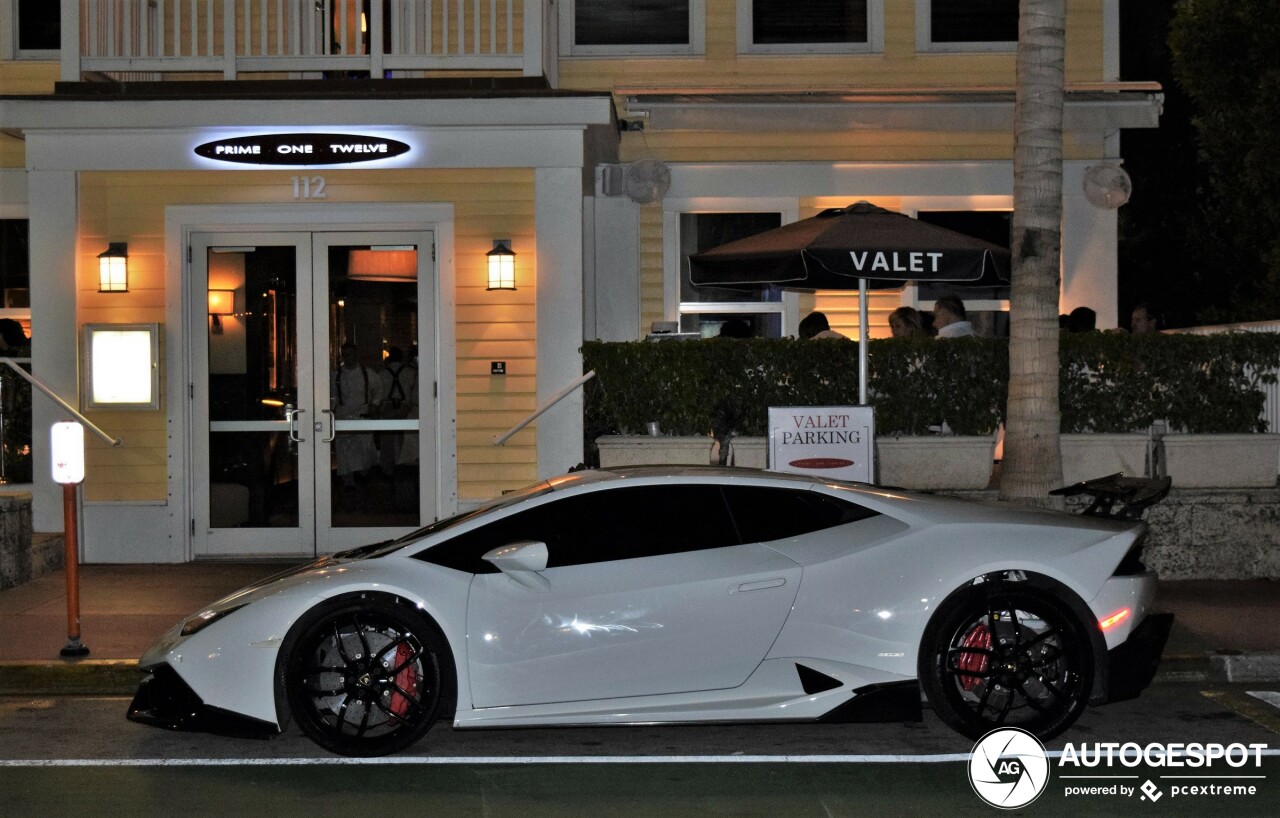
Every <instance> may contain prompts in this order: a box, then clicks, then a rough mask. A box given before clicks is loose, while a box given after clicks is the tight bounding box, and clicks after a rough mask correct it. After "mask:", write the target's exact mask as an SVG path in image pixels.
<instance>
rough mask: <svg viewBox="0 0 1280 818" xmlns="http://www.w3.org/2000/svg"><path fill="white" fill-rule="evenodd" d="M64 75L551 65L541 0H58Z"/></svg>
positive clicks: (302, 74) (380, 73) (374, 74)
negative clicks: (545, 61)
mask: <svg viewBox="0 0 1280 818" xmlns="http://www.w3.org/2000/svg"><path fill="white" fill-rule="evenodd" d="M60 1H61V3H62V43H63V45H62V79H63V80H64V81H72V82H74V81H78V80H80V79H81V78H82V77H83V76H84V75H85V74H86V73H89V72H98V73H101V74H106V75H109V76H125V77H127V78H140V77H142V76H145V77H147V78H151V79H161V78H165V77H169V76H174V77H175V78H182V76H183V75H192V74H210V73H215V74H221V75H222V78H223V79H229V80H230V79H238V78H243V77H245V76H246V75H262V74H272V75H276V76H279V75H285V76H289V77H298V78H307V77H320V76H327V77H333V76H350V75H364V74H367V75H368V76H369V77H371V78H374V79H380V78H386V77H393V76H421V75H423V74H424V73H425V72H437V71H450V70H467V71H503V72H505V71H511V72H520V73H521V74H523V75H525V76H538V75H541V74H542V73H543V55H542V49H543V44H544V37H543V33H544V30H545V20H544V11H543V9H544V7H545V4H544V3H543V2H542V0H60Z"/></svg>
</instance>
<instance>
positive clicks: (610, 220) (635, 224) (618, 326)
mask: <svg viewBox="0 0 1280 818" xmlns="http://www.w3.org/2000/svg"><path fill="white" fill-rule="evenodd" d="M587 245H588V246H592V245H594V247H593V253H594V258H595V299H594V304H595V318H596V326H595V337H596V338H598V339H600V340H601V341H635V340H638V339H640V338H643V337H644V336H645V332H647V331H648V327H641V326H640V206H639V205H637V204H636V203H635V202H633V201H631V200H630V199H628V198H627V197H626V196H598V197H596V198H595V236H594V237H590V236H589V237H588V238H587Z"/></svg>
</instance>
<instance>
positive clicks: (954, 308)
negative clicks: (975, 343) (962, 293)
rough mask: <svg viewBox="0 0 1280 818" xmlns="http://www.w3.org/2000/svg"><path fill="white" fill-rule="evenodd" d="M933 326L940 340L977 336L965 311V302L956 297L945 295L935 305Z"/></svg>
mask: <svg viewBox="0 0 1280 818" xmlns="http://www.w3.org/2000/svg"><path fill="white" fill-rule="evenodd" d="M933 326H934V327H935V328H936V329H937V330H938V337H939V338H964V337H966V336H970V335H977V334H978V333H976V332H974V331H973V324H970V323H969V317H968V315H967V314H966V313H965V311H964V302H963V301H961V300H960V299H959V298H956V297H955V296H954V295H944V296H943V297H942V298H939V299H938V301H937V303H935V304H934V305H933Z"/></svg>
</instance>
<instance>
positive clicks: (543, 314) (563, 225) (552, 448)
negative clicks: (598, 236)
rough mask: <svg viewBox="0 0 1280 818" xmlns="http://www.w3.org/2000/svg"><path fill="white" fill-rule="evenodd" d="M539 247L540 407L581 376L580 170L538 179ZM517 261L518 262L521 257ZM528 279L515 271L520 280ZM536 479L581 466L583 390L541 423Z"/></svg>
mask: <svg viewBox="0 0 1280 818" xmlns="http://www.w3.org/2000/svg"><path fill="white" fill-rule="evenodd" d="M534 185H535V188H536V189H535V192H534V223H535V228H536V232H537V242H538V270H537V282H538V283H537V286H538V308H537V319H538V358H537V360H538V392H537V394H538V405H539V406H541V405H542V402H543V401H545V400H546V399H547V398H548V397H550V396H551V395H554V394H555V393H556V392H559V391H560V390H561V389H563V388H564V387H565V386H567V385H569V384H570V383H572V382H573V380H574V379H575V378H577V377H579V376H580V375H581V374H582V353H581V351H580V348H581V346H582V169H581V168H539V169H538V170H537V171H536V172H535V176H534ZM517 258H518V257H517ZM521 275H527V273H524V272H523V271H521V270H519V269H518V268H517V272H516V276H517V278H516V280H517V282H518V281H519V278H520V276H521ZM537 424H538V427H537V428H538V435H537V441H538V476H539V477H550V476H552V475H555V474H560V473H562V472H565V471H568V470H569V469H570V468H572V467H573V466H576V465H577V464H578V463H581V462H582V459H583V451H582V390H581V389H578V390H574V392H573V393H572V394H570V395H569V396H568V397H566V398H565V399H564V400H562V401H560V402H559V403H558V404H556V405H555V406H554V407H552V408H551V409H550V410H548V411H547V412H546V413H544V414H543V415H542V416H541V417H540V418H538V420H537Z"/></svg>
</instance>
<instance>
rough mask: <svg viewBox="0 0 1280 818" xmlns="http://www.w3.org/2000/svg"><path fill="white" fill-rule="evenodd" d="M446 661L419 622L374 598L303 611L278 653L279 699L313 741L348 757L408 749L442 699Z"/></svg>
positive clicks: (410, 612) (427, 624) (430, 629)
mask: <svg viewBox="0 0 1280 818" xmlns="http://www.w3.org/2000/svg"><path fill="white" fill-rule="evenodd" d="M451 668H452V662H451V661H450V660H449V653H448V648H447V645H446V643H445V640H444V636H443V635H442V634H441V633H440V631H439V629H438V628H437V627H436V626H435V624H434V623H433V622H431V621H430V620H429V619H428V618H427V617H426V616H425V615H423V614H422V613H420V612H418V611H417V610H415V609H414V608H412V607H410V606H408V605H405V604H403V603H400V602H397V601H396V600H393V599H390V598H387V597H382V596H377V595H367V596H366V595H355V596H348V597H341V598H339V599H336V600H333V601H331V602H328V603H325V604H323V605H320V606H318V607H317V608H316V609H314V610H312V611H311V612H309V613H308V614H307V615H306V616H305V617H303V618H302V620H300V621H299V622H298V624H297V625H295V626H294V628H293V629H292V630H291V631H290V634H289V636H288V637H287V638H286V639H285V642H284V644H283V645H282V646H281V665H280V669H279V671H278V673H277V680H278V684H279V685H280V687H281V693H282V694H283V698H284V699H285V700H286V701H287V702H288V706H289V711H290V712H291V713H292V715H293V718H294V720H295V721H297V723H298V726H299V727H301V728H302V731H303V732H304V733H306V734H307V736H309V737H310V738H311V739H312V740H313V741H315V742H316V743H317V744H319V745H320V746H321V747H324V748H325V749H327V750H330V751H332V752H335V753H340V754H342V755H349V756H378V755H387V754H388V753H394V752H397V751H399V750H402V749H404V748H406V747H408V746H409V745H411V744H413V743H414V742H415V741H417V740H418V739H419V738H421V737H422V735H423V734H424V733H426V732H427V730H428V729H430V727H431V725H432V723H434V722H435V720H436V716H437V714H438V712H439V710H440V707H441V703H442V702H443V701H446V700H447V698H448V697H447V695H446V694H447V691H448V685H449V684H450V683H451V672H452V671H451Z"/></svg>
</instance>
